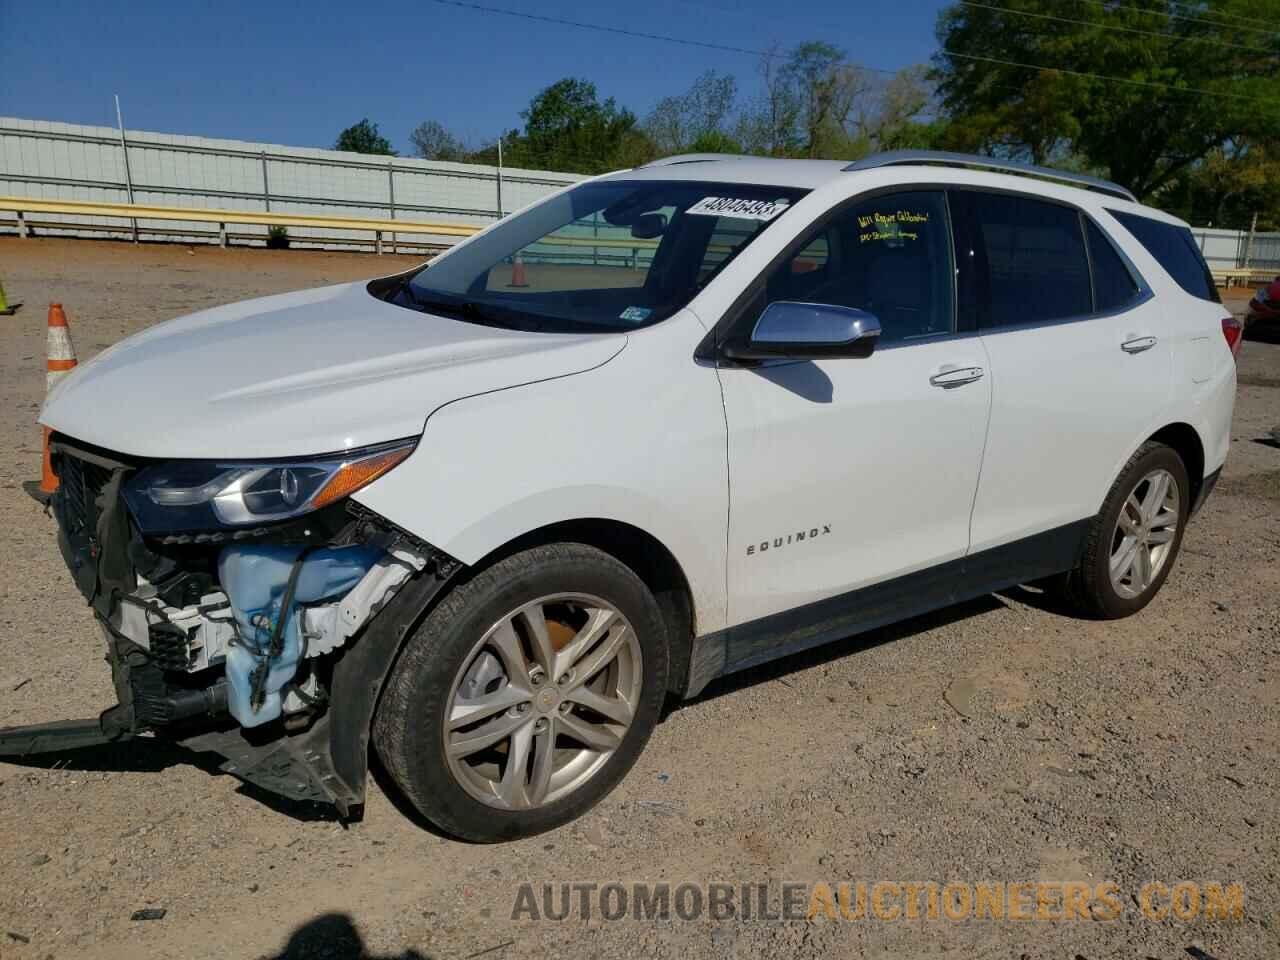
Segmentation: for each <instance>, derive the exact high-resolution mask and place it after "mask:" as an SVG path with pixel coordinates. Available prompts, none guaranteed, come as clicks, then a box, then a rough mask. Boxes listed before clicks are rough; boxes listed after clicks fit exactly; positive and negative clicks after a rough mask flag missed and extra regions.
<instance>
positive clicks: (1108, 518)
mask: <svg viewBox="0 0 1280 960" xmlns="http://www.w3.org/2000/svg"><path fill="white" fill-rule="evenodd" d="M1158 469H1163V470H1167V471H1168V472H1169V473H1170V474H1171V475H1172V476H1173V479H1174V482H1175V483H1176V484H1177V486H1178V529H1177V530H1176V531H1174V538H1173V544H1172V547H1171V549H1170V551H1169V556H1168V558H1167V559H1166V560H1165V562H1164V566H1163V567H1162V568H1161V570H1160V572H1159V574H1157V575H1156V578H1155V579H1154V580H1153V581H1152V582H1151V584H1150V585H1149V586H1148V587H1147V589H1146V590H1144V591H1143V592H1142V593H1141V594H1139V595H1138V596H1136V597H1122V596H1120V594H1119V593H1117V592H1116V589H1115V587H1114V586H1113V585H1112V583H1111V538H1112V535H1113V534H1114V532H1115V527H1116V522H1117V521H1118V520H1119V517H1120V511H1121V510H1122V509H1123V508H1124V504H1125V501H1126V500H1127V499H1128V497H1129V494H1130V493H1132V492H1133V489H1134V487H1135V486H1137V484H1138V482H1139V481H1140V480H1141V479H1142V478H1143V477H1145V476H1146V475H1147V474H1148V473H1150V472H1151V471H1152V470H1158ZM1190 514H1191V481H1190V478H1189V477H1188V475H1187V468H1186V465H1185V464H1184V463H1183V462H1182V458H1181V457H1179V456H1178V454H1177V453H1175V452H1174V450H1173V449H1172V448H1170V447H1166V446H1157V447H1153V448H1152V449H1150V450H1148V451H1146V452H1145V453H1142V454H1141V455H1139V456H1138V457H1136V458H1134V459H1133V460H1131V461H1130V462H1129V463H1128V464H1127V466H1126V468H1125V470H1124V472H1123V473H1122V474H1121V475H1120V477H1119V478H1118V479H1117V480H1116V482H1115V484H1114V485H1113V486H1112V488H1111V492H1110V493H1109V494H1108V495H1107V501H1106V503H1105V504H1104V505H1103V509H1102V512H1101V513H1100V514H1099V517H1098V519H1099V522H1100V523H1101V525H1102V526H1101V529H1100V531H1099V533H1100V537H1099V541H1098V543H1099V548H1098V549H1097V550H1096V551H1095V555H1094V556H1093V558H1092V563H1093V570H1091V571H1090V573H1091V574H1092V577H1091V579H1092V580H1093V581H1094V584H1095V596H1096V598H1097V600H1098V601H1099V604H1100V606H1101V607H1102V611H1103V613H1104V614H1105V615H1106V616H1107V617H1110V618H1120V617H1127V616H1129V615H1130V614H1133V613H1137V612H1138V611H1139V610H1141V609H1142V608H1143V607H1145V606H1146V605H1147V604H1148V603H1150V602H1151V600H1152V599H1153V598H1154V597H1155V595H1156V594H1157V593H1159V592H1160V588H1161V587H1162V586H1163V585H1164V582H1165V580H1166V579H1167V578H1168V576H1169V573H1170V571H1171V570H1173V565H1174V563H1175V562H1177V559H1178V554H1179V553H1180V552H1181V548H1182V536H1183V534H1184V533H1185V532H1186V528H1187V520H1188V518H1189V517H1190Z"/></svg>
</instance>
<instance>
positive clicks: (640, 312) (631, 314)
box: [620, 307, 653, 323]
mask: <svg viewBox="0 0 1280 960" xmlns="http://www.w3.org/2000/svg"><path fill="white" fill-rule="evenodd" d="M651 313H653V311H652V310H650V309H649V308H648V307H627V309H625V310H623V311H622V313H621V314H620V316H621V318H622V319H623V320H629V321H631V322H632V323H641V322H643V321H645V320H648V319H649V314H651Z"/></svg>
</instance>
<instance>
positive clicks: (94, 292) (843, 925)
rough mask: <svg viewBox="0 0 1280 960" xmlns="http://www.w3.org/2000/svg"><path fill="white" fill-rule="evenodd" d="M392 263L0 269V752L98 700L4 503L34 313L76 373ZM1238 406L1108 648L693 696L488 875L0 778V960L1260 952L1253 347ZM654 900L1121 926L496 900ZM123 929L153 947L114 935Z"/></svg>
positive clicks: (26, 422)
mask: <svg viewBox="0 0 1280 960" xmlns="http://www.w3.org/2000/svg"><path fill="white" fill-rule="evenodd" d="M409 262H411V261H410V260H408V259H406V258H392V257H383V258H380V259H375V258H373V257H371V256H368V255H348V254H329V253H315V252H274V251H272V252H269V251H262V250H253V251H247V250H239V251H237V250H230V251H220V250H217V249H214V248H209V247H197V248H191V249H188V248H186V247H182V246H159V245H154V246H152V245H147V246H142V247H140V248H135V247H133V246H132V245H129V244H123V243H111V242H104V241H59V240H27V241H19V240H17V239H16V238H13V239H9V238H5V239H0V279H2V280H3V281H4V284H5V289H6V290H7V291H8V293H9V296H10V298H11V299H17V300H25V301H26V307H25V308H24V309H23V310H22V312H21V313H19V314H18V315H17V316H16V317H9V318H5V317H0V435H2V436H3V438H4V440H5V441H6V443H5V447H6V449H7V450H9V451H10V454H9V455H8V456H5V457H3V458H0V530H2V532H0V544H3V549H2V550H0V725H11V724H21V723H33V722H37V721H43V720H53V719H58V718H64V717H72V716H92V715H94V714H96V712H97V711H99V710H100V709H102V708H103V707H105V706H106V705H108V704H109V703H110V702H112V694H111V689H110V685H109V681H108V677H107V673H106V670H105V668H104V666H103V663H102V658H101V654H100V650H99V640H98V639H97V634H96V630H95V628H94V626H93V623H92V620H91V617H90V614H89V611H88V610H87V608H86V607H85V606H84V604H83V603H82V601H81V600H80V599H79V596H78V594H77V593H76V591H75V589H74V587H73V586H72V584H71V581H70V578H69V576H68V574H67V573H66V571H65V570H64V568H63V565H62V562H61V560H60V559H59V557H58V553H57V549H56V547H55V544H54V538H53V526H52V522H51V521H50V520H48V519H46V517H45V516H44V515H43V513H42V512H41V510H40V509H39V507H38V506H37V505H36V504H35V503H34V502H33V501H31V500H29V499H28V498H27V497H26V496H25V495H24V494H23V493H22V491H21V488H20V482H21V481H23V480H27V479H30V478H32V477H34V476H36V475H37V474H38V470H39V434H38V431H37V429H36V427H35V425H34V418H35V415H36V412H37V410H38V407H39V403H40V400H41V397H42V394H43V390H44V386H43V383H44V373H43V367H44V364H43V356H44V346H43V342H44V330H45V328H44V308H45V306H46V304H47V303H48V302H49V301H50V300H59V301H61V302H62V303H63V304H64V305H65V307H66V309H67V314H68V316H69V318H70V322H71V326H72V335H73V337H74V339H75V343H76V346H77V347H78V348H79V352H80V358H81V359H82V360H84V359H86V358H88V357H89V356H91V355H93V354H94V353H95V352H97V351H98V350H100V349H102V348H103V347H106V346H107V345H108V344H110V343H112V342H114V341H115V340H117V339H119V338H120V337H122V336H124V335H125V334H127V333H131V332H133V331H135V330H138V329H141V328H143V327H146V326H147V325H149V324H152V323H155V322H157V321H160V320H164V319H167V318H169V317H171V316H174V315H177V314H180V313H183V312H187V311H190V310H193V309H196V308H199V307H204V306H208V305H211V304H215V303H221V302H226V301H232V300H238V299H242V298H245V297H250V296H256V295H260V294H267V293H274V292H278V291H283V290H289V289H295V288H299V287H305V286H313V285H318V284H321V283H325V282H334V281H340V280H344V279H352V278H357V277H365V276H370V275H376V274H379V273H389V272H392V270H393V269H396V268H397V267H398V266H399V265H400V264H402V263H403V264H407V263H409ZM1274 339H1276V340H1277V341H1280V338H1274ZM1240 374H1241V377H1240V382H1241V386H1240V393H1239V398H1238V402H1237V406H1236V419H1235V433H1234V438H1233V441H1234V442H1233V443H1232V452H1231V457H1230V460H1229V461H1228V464H1227V468H1226V471H1225V474H1224V476H1223V479H1222V482H1221V484H1220V485H1219V488H1218V491H1217V492H1216V493H1215V495H1214V496H1213V497H1212V498H1211V499H1210V501H1209V503H1208V505H1207V507H1206V508H1205V510H1204V511H1203V513H1202V514H1201V515H1200V517H1199V518H1198V519H1197V520H1196V522H1195V523H1194V525H1193V526H1192V528H1191V529H1190V531H1189V532H1188V535H1187V537H1186V541H1185V545H1184V549H1183V551H1182V556H1181V558H1180V559H1179V561H1178V564H1177V567H1176V568H1175V570H1174V571H1173V574H1172V576H1171V577H1170V579H1169V581H1168V583H1167V584H1166V586H1165V588H1164V590H1163V592H1162V593H1161V595H1160V596H1159V597H1158V598H1157V599H1156V600H1155V601H1154V602H1153V603H1152V604H1151V606H1150V607H1148V608H1147V610H1146V611H1144V612H1143V613H1141V614H1140V615H1138V616H1137V617H1134V618H1132V619H1130V620H1127V621H1124V622H1120V623H1091V622H1084V621H1080V620H1076V619H1072V618H1070V617H1068V616H1065V615H1063V614H1061V613H1059V612H1056V611H1055V610H1054V609H1053V608H1052V607H1051V606H1050V605H1047V604H1046V603H1045V601H1044V600H1043V598H1042V597H1040V596H1039V595H1037V594H1035V593H1033V592H1030V591H1027V590H1015V591H1010V592H1008V593H1006V594H1004V595H998V596H989V597H985V598H982V599H980V600H977V601H974V602H971V603H968V604H965V605H963V606H960V607H956V608H953V609H949V610H946V611H943V612H941V613H938V614H935V615H932V616H928V617H924V618H919V619H915V620H912V621H910V622H908V623H905V624H901V625H899V626H896V627H893V628H891V629H886V630H881V631H877V632H875V633H873V634H871V635H867V636H863V637H860V638H855V639H851V640H849V641H846V642H843V643H840V644H836V645H834V646H832V647H830V648H827V649H824V650H820V651H818V652H815V653H812V654H808V655H803V656H800V657H797V658H792V659H789V660H787V661H785V662H783V663H780V664H775V665H771V666H769V667H767V668H764V669H758V670H755V671H752V672H751V673H749V674H745V675H742V676H739V677H736V678H732V679H730V680H727V681H720V682H718V683H716V684H714V685H713V686H712V687H711V688H710V689H708V690H707V692H706V694H705V695H704V696H703V697H701V698H700V699H699V700H697V701H696V702H694V703H690V704H685V705H683V706H680V707H679V708H678V709H674V710H672V711H671V712H670V715H669V716H668V717H667V719H666V720H665V721H664V722H663V723H662V724H661V725H660V727H659V729H658V730H657V732H656V733H655V735H654V737H653V740H652V742H651V743H650V744H649V746H648V748H647V750H646V751H645V753H644V755H643V756H642V758H641V759H640V762H639V763H638V765H637V766H636V768H635V769H634V770H633V771H632V773H631V775H630V776H629V777H628V778H627V779H626V781H625V782H624V783H623V784H622V785H621V787H619V788H618V789H617V790H616V791H615V792H614V793H613V794H612V795H611V796H610V797H609V798H608V799H607V800H606V801H605V802H604V803H602V804H601V805H600V806H599V807H597V808H596V809H595V810H594V811H592V812H591V813H590V814H588V815H587V816H586V817H584V818H583V819H581V820H579V821H577V822H575V823H573V824H571V825H569V826H567V827H565V828H562V829H560V830H558V831H556V832H553V833H550V834H547V835H544V836H541V837H537V838H534V839H531V840H525V841H520V842H516V843H509V844H504V845H501V846H472V845H466V844H461V843H457V842H454V841H451V840H447V839H444V838H442V837H440V836H437V835H435V834H433V833H432V832H430V831H429V830H427V829H424V827H423V826H422V825H421V824H419V823H417V822H415V821H414V819H413V818H412V817H411V816H410V815H409V814H408V813H406V811H405V810H404V808H403V806H402V805H400V803H399V801H398V800H397V799H396V798H395V796H394V793H393V791H391V789H390V787H389V786H388V784H387V782H386V778H385V776H379V777H378V778H377V783H376V784H375V786H374V787H373V789H372V790H371V795H370V797H369V803H368V808H367V813H366V817H365V820H364V822H363V823H361V824H358V825H355V826H352V827H350V828H346V827H344V826H342V825H341V824H339V823H336V822H334V821H333V820H332V819H330V818H328V817H326V816H324V815H321V814H318V813H316V812H315V811H313V810H309V809H303V808H300V807H297V806H292V805H288V804H285V803H283V802H272V801H270V800H269V799H266V798H263V797H262V796H260V795H257V794H251V793H248V792H246V791H245V790H244V789H243V788H241V787H240V785H239V784H238V783H237V782H236V781H235V780H233V779H231V778H230V777H227V776H219V775H215V774H213V773H211V772H209V769H210V768H209V767H208V765H207V763H206V762H205V758H201V757H198V756H193V755H191V754H189V753H187V752H185V751H181V750H178V749H175V748H169V747H165V746H163V745H146V744H136V745H133V746H124V747H116V748H109V749H102V750H96V751H84V752H81V753H79V754H76V755H72V756H64V757H62V758H59V760H58V761H57V762H56V763H54V762H44V763H27V764H21V765H18V764H4V763H0V957H4V958H9V957H14V958H27V957H31V958H37V957H39V958H46V957H79V956H85V955H90V956H96V957H128V958H130V960H138V958H144V957H153V956H154V957H160V956H175V955H179V956H184V957H197V958H198V957H226V956H235V957H276V956H288V957H312V956H330V957H342V958H346V957H358V956H375V957H395V958H403V960H408V958H411V957H438V958H467V957H477V956H484V957H492V958H495V960H499V958H505V957H514V956H540V955H545V954H551V953H552V952H554V953H555V954H556V955H557V956H561V957H565V958H571V957H634V956H646V957H680V958H682V960H687V958H700V957H711V956H755V955H770V956H786V955H792V954H799V953H801V952H803V953H806V954H810V953H812V954H818V953H823V954H829V955H838V956H874V957H885V958H888V957H902V958H908V957H910V958H918V957H925V956H931V955H933V954H935V953H937V954H942V953H947V952H950V953H951V954H952V955H957V956H963V957H966V958H968V957H1015V958H1016V957H1033V958H1040V957H1084V958H1087V960H1096V958H1100V957H1125V958H1133V957H1157V958H1169V960H1172V958H1175V957H1179V958H1182V957H1187V956H1189V955H1190V956H1203V955H1206V954H1207V955H1209V956H1211V957H1216V958H1219V960H1226V958H1232V960H1235V958H1249V957H1265V956H1275V955H1277V954H1280V907H1278V906H1277V904H1278V903H1280V900H1278V897H1280V877H1278V876H1277V869H1278V865H1280V706H1278V704H1280V669H1278V668H1277V662H1280V661H1278V659H1277V655H1278V654H1280V604H1278V603H1277V597H1278V596H1280V449H1277V447H1276V446H1275V445H1268V444H1267V443H1266V442H1265V438H1266V437H1267V436H1268V435H1269V432H1270V431H1271V430H1272V429H1274V428H1276V427H1277V426H1280V342H1273V343H1266V342H1262V341H1258V340H1251V341H1249V342H1247V343H1246V344H1245V346H1244V350H1243V353H1242V355H1241V358H1240ZM157 402H163V398H162V397H157ZM663 880H665V881H669V882H670V883H671V884H672V885H673V886H674V885H675V884H677V883H679V882H681V881H686V880H687V881H695V882H703V881H731V882H733V883H735V884H741V883H745V882H752V883H772V884H774V885H775V888H774V889H775V892H776V890H777V885H779V884H781V883H782V882H783V881H801V882H815V881H828V882H830V883H833V884H834V883H836V882H840V881H852V880H865V881H868V882H872V881H878V880H893V881H898V882H907V881H920V882H928V881H935V882H937V883H938V884H940V885H941V884H945V883H947V882H949V881H960V882H966V883H989V882H999V883H1013V882H1020V881H1037V880H1051V881H1074V880H1080V881H1085V882H1087V883H1089V884H1090V885H1094V884H1097V883H1099V882H1102V881H1113V882H1114V883H1115V884H1116V885H1117V887H1118V889H1119V891H1120V899H1121V901H1122V906H1123V913H1122V916H1121V917H1120V918H1119V919H1116V920H1106V919H1102V918H1098V919H1091V920H1075V921H1062V922H1018V921H1012V920H1004V921H992V920H985V921H977V920H969V921H967V922H961V923H956V922H950V921H947V920H937V919H934V920H929V919H926V918H921V919H914V920H913V919H906V918H903V919H899V920H897V921H894V922H889V921H884V920H878V919H864V920H861V921H855V922H844V921H839V922H831V921H828V920H824V919H816V920H814V921H811V922H806V921H803V920H800V921H792V922H782V921H759V920H752V921H741V920H739V921H722V922H713V921H711V920H709V919H705V918H704V919H699V920H694V921H681V920H678V919H672V920H670V921H667V922H659V921H639V920H620V921H616V922H604V921H602V920H600V919H599V917H598V915H597V914H596V913H595V912H593V916H592V918H591V919H590V920H584V919H582V918H581V917H580V916H579V915H578V912H577V911H575V912H574V913H573V914H571V917H570V919H567V920H564V921H562V922H556V921H552V920H543V921H541V922H534V921H531V920H528V919H520V920H513V919H512V913H513V906H514V903H515V898H516V894H517V890H518V887H519V885H520V884H521V883H523V882H525V881H529V882H533V883H535V884H541V883H542V882H543V881H549V882H555V883H557V884H558V883H560V882H571V881H579V882H594V883H599V884H602V885H603V884H605V883H608V882H610V881H622V882H625V883H630V882H632V881H650V882H655V881H663ZM1150 880H1160V881H1163V882H1165V883H1167V884H1168V885H1169V886H1172V885H1173V884H1174V883H1175V882H1177V881H1182V880H1189V881H1196V882H1201V883H1208V882H1218V883H1222V884H1226V883H1230V882H1239V883H1242V884H1243V885H1244V888H1245V892H1246V895H1245V901H1244V917H1243V919H1242V920H1239V921H1206V920H1203V919H1199V920H1193V921H1181V920H1177V919H1174V918H1170V919H1165V920H1163V921H1159V922H1157V921H1152V920H1148V919H1146V918H1145V917H1144V916H1143V915H1142V913H1141V912H1140V911H1139V910H1138V908H1137V906H1136V903H1135V901H1134V900H1133V899H1132V898H1133V896H1134V895H1136V893H1137V891H1138V890H1139V888H1140V886H1141V885H1142V884H1143V883H1145V882H1147V881H1150ZM539 889H540V888H539ZM539 902H540V901H539ZM806 903H807V900H806ZM148 907H150V908H157V909H163V910H164V911H165V914H164V916H163V918H162V919H158V920H151V921H141V920H131V919H130V917H131V915H132V914H133V913H134V912H135V911H137V910H141V909H143V908H148ZM1189 948H1193V950H1201V951H1203V952H1204V953H1203V954H1196V953H1194V952H1193V950H1189Z"/></svg>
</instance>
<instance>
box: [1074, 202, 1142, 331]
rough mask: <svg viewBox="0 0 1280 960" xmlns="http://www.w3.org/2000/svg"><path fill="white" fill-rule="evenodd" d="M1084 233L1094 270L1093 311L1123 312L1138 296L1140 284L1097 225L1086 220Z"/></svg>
mask: <svg viewBox="0 0 1280 960" xmlns="http://www.w3.org/2000/svg"><path fill="white" fill-rule="evenodd" d="M1084 232H1085V236H1087V237H1088V238H1089V263H1090V264H1091V265H1092V266H1093V309H1094V310H1096V311H1097V312H1098V313H1105V312H1107V311H1110V310H1121V309H1123V308H1124V307H1126V306H1128V305H1129V304H1130V303H1132V302H1133V301H1134V299H1135V298H1136V297H1137V296H1138V284H1137V282H1136V281H1135V280H1134V279H1133V274H1132V273H1130V272H1129V268H1128V267H1127V266H1125V262H1124V261H1123V260H1121V259H1120V254H1118V253H1116V248H1115V247H1113V246H1112V245H1111V241H1110V240H1108V239H1107V238H1106V236H1105V235H1104V234H1103V232H1102V230H1101V229H1100V228H1099V227H1098V225H1097V224H1096V223H1094V222H1093V221H1092V220H1086V221H1085V228H1084Z"/></svg>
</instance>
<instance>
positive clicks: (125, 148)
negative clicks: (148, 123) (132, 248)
mask: <svg viewBox="0 0 1280 960" xmlns="http://www.w3.org/2000/svg"><path fill="white" fill-rule="evenodd" d="M115 97H116V128H117V129H118V130H119V131H120V152H121V153H122V154H124V185H125V189H126V190H127V191H128V193H129V203H131V204H132V203H133V172H132V171H131V170H130V169H129V145H128V144H127V143H126V142H125V139H124V117H123V116H122V115H121V113H120V94H118V93H117V94H116V95H115ZM129 223H130V224H132V226H133V242H134V243H137V242H138V221H137V220H136V219H134V218H132V217H130V218H129Z"/></svg>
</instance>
